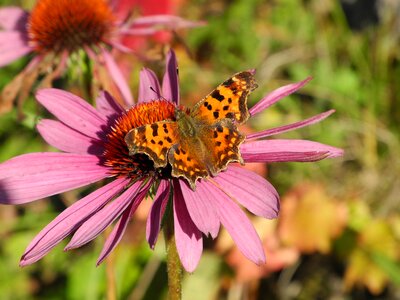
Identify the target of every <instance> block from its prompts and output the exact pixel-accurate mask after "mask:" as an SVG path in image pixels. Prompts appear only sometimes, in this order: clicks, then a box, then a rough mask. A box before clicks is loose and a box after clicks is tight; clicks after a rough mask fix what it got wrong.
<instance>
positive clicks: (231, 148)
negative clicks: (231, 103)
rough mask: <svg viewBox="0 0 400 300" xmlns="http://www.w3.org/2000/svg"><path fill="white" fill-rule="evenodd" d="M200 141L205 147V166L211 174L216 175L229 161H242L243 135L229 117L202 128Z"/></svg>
mask: <svg viewBox="0 0 400 300" xmlns="http://www.w3.org/2000/svg"><path fill="white" fill-rule="evenodd" d="M202 131H203V133H202V137H203V140H202V142H203V143H204V145H205V147H206V148H207V149H213V151H212V152H207V154H208V158H207V160H206V161H207V162H208V164H207V167H208V170H209V172H210V174H211V175H213V176H216V175H217V174H218V173H219V172H221V171H223V170H225V169H226V168H227V166H228V164H229V163H230V162H239V163H241V164H243V163H244V161H243V159H242V156H241V154H240V145H241V144H242V143H243V141H244V140H245V136H244V135H243V134H241V133H240V132H239V130H238V129H237V126H236V124H234V122H233V121H232V120H231V119H223V120H221V121H218V122H217V123H216V124H214V125H211V126H206V127H204V128H203V129H202Z"/></svg>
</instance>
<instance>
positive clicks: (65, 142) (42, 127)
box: [37, 119, 104, 155]
mask: <svg viewBox="0 0 400 300" xmlns="http://www.w3.org/2000/svg"><path fill="white" fill-rule="evenodd" d="M37 130H38V131H39V133H40V135H41V136H42V137H43V139H44V140H45V141H46V142H47V143H48V144H49V145H51V146H53V147H55V148H57V149H59V150H61V151H64V152H70V153H78V154H93V155H100V154H101V153H103V151H104V147H103V146H102V145H101V144H100V142H99V140H95V139H93V138H91V137H88V136H87V135H83V134H82V133H80V132H78V131H76V130H74V129H72V128H71V127H68V126H67V125H64V124H63V123H61V122H59V121H55V120H48V119H44V120H41V121H40V122H39V124H38V125H37Z"/></svg>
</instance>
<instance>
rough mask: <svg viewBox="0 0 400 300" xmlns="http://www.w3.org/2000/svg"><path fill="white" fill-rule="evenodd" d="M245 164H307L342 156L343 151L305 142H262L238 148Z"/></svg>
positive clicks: (246, 144)
mask: <svg viewBox="0 0 400 300" xmlns="http://www.w3.org/2000/svg"><path fill="white" fill-rule="evenodd" d="M240 151H241V152H242V157H243V159H244V160H245V161H246V162H284V161H297V162H309V161H317V160H321V159H324V158H333V157H338V156H342V155H343V150H342V149H339V148H335V147H332V146H328V145H324V144H320V143H317V142H313V141H307V140H263V141H255V142H250V143H245V144H242V145H241V146H240Z"/></svg>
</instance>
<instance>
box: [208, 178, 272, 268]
mask: <svg viewBox="0 0 400 300" xmlns="http://www.w3.org/2000/svg"><path fill="white" fill-rule="evenodd" d="M208 184H209V185H210V189H214V191H213V193H215V194H216V195H218V196H216V197H215V198H214V199H215V202H214V205H215V207H216V209H217V210H218V215H219V219H220V221H221V223H222V225H224V226H225V228H226V230H227V231H228V232H229V234H230V235H231V237H232V239H233V241H234V242H235V243H236V245H237V247H238V248H239V250H240V251H241V252H242V253H243V255H244V256H246V257H247V258H248V259H250V260H251V261H253V262H254V263H256V264H258V265H259V264H262V263H265V253H264V250H263V247H262V243H261V240H260V238H259V236H258V234H257V232H256V230H255V229H254V227H253V225H252V224H251V222H250V220H249V219H248V218H247V216H246V214H245V213H244V212H243V211H242V210H241V209H240V207H239V206H238V205H237V204H236V203H234V201H232V200H231V199H230V198H229V197H228V196H227V195H226V194H225V193H224V192H223V191H221V190H220V189H218V188H217V187H215V186H214V185H213V184H212V183H208Z"/></svg>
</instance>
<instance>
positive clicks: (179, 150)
mask: <svg viewBox="0 0 400 300" xmlns="http://www.w3.org/2000/svg"><path fill="white" fill-rule="evenodd" d="M255 87H256V84H255V81H254V77H253V73H252V72H251V71H245V72H241V73H238V74H235V75H234V76H233V77H232V78H230V79H228V80H226V81H225V82H223V83H222V84H221V85H219V86H218V87H217V88H216V89H215V90H214V91H213V92H212V93H210V94H209V95H208V96H206V97H205V98H204V99H202V100H201V101H199V102H198V103H197V104H196V105H195V106H194V107H193V108H192V109H191V110H190V111H188V110H185V109H180V108H176V110H175V120H164V121H160V122H155V123H153V124H148V125H145V126H141V127H137V128H134V129H132V130H131V131H129V132H128V134H127V135H126V137H125V142H126V144H127V146H128V148H129V153H130V155H134V154H137V153H145V154H147V155H148V156H149V158H150V159H151V160H152V161H153V162H154V167H155V168H164V167H166V166H167V164H168V163H169V164H170V165H171V167H172V171H171V175H172V176H173V177H184V178H185V179H186V180H187V181H188V183H189V184H190V186H191V188H192V189H193V190H194V189H195V187H196V181H197V180H198V179H200V178H207V177H209V176H215V175H217V174H218V173H219V172H221V171H223V170H225V169H226V168H227V165H228V164H229V163H230V162H240V163H243V160H242V157H241V155H240V149H239V147H240V144H241V143H242V142H243V141H244V139H245V136H244V135H243V134H241V133H240V132H239V130H238V128H237V124H240V123H243V122H244V121H246V120H247V118H248V116H249V113H248V110H247V96H248V94H249V93H250V92H251V91H252V90H253V89H254V88H255Z"/></svg>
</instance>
